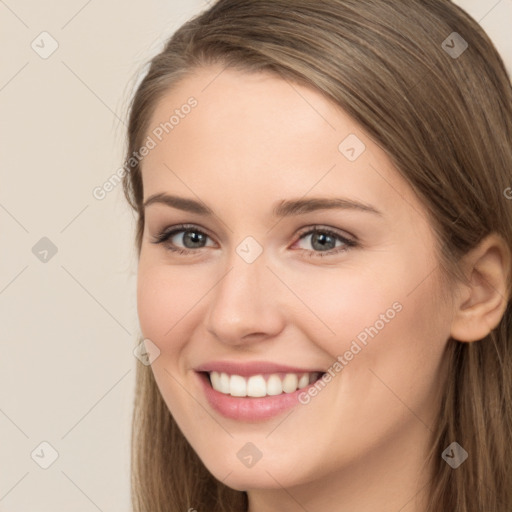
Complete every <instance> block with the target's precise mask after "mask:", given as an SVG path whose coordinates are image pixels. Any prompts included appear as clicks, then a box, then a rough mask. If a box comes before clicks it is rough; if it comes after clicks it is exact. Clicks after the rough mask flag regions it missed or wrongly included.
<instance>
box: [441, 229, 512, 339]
mask: <svg viewBox="0 0 512 512" xmlns="http://www.w3.org/2000/svg"><path fill="white" fill-rule="evenodd" d="M461 264H462V267H463V271H464V274H465V275H466V276H467V278H468V282H467V283H459V284H458V288H459V290H458V291H459V294H458V296H457V301H456V302H455V303H454V307H455V309H454V317H453V321H452V326H451V337H452V338H454V339H455V340H458V341H464V342H470V341H478V340H481V339H482V338H485V336H487V335H488V334H489V333H490V332H491V331H492V330H493V329H495V328H496V327H497V325H498V324H499V323H500V320H501V319H502V317H503V314H504V313H505V310H506V308H507V303H508V299H509V291H510V284H509V279H510V271H511V252H510V248H509V247H508V246H507V244H506V243H505V241H504V240H503V238H502V237H500V236H498V235H496V234H495V233H492V234H490V235H488V236H487V237H486V238H484V239H483V240H482V241H481V242H480V243H479V244H478V246H477V247H475V248H473V249H472V250H471V251H470V252H469V253H467V254H466V255H464V257H463V258H462V261H461Z"/></svg>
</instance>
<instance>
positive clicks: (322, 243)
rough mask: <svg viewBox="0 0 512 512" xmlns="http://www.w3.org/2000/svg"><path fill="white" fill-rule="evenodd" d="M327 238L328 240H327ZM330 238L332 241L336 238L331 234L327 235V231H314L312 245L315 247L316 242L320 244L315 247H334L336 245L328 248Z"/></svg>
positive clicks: (321, 248)
mask: <svg viewBox="0 0 512 512" xmlns="http://www.w3.org/2000/svg"><path fill="white" fill-rule="evenodd" d="M326 240H327V242H326ZM329 240H330V241H331V243H332V242H333V241H334V238H333V237H332V236H331V235H327V234H325V233H314V234H313V237H312V245H313V247H315V244H316V243H318V244H319V245H318V246H317V247H315V249H320V250H325V249H327V250H329V249H334V246H333V247H327V248H326V243H327V245H328V244H329ZM334 243H336V242H334Z"/></svg>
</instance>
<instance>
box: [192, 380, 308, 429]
mask: <svg viewBox="0 0 512 512" xmlns="http://www.w3.org/2000/svg"><path fill="white" fill-rule="evenodd" d="M197 375H198V377H199V380H200V381H201V384H202V386H203V389H204V392H205V395H206V399H207V400H208V402H209V404H210V405H211V407H212V408H213V409H215V410H216V411H217V412H219V413H220V414H222V415H223V416H225V417H226V418H230V419H233V420H238V421H264V420H268V419H270V418H273V417H275V416H277V415H279V414H281V413H282V412H284V411H286V410H288V409H291V408H292V407H294V406H296V405H298V404H300V402H299V394H301V393H304V392H306V393H307V391H308V389H309V388H310V387H312V386H314V383H313V384H309V385H308V386H306V387H304V388H301V389H298V390H297V391H294V392H293V393H282V394H280V395H274V396H265V397H261V398H256V397H234V396H231V395H225V394H224V393H221V392H220V391H217V390H215V389H213V388H212V386H211V384H210V379H209V377H208V375H207V374H206V373H199V372H197Z"/></svg>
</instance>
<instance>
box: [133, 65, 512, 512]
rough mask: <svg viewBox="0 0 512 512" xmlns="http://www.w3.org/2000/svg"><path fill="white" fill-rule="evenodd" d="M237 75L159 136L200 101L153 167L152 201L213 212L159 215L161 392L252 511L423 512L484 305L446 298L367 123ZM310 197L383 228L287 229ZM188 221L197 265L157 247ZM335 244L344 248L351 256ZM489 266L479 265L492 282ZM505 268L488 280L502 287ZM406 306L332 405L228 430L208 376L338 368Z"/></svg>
mask: <svg viewBox="0 0 512 512" xmlns="http://www.w3.org/2000/svg"><path fill="white" fill-rule="evenodd" d="M222 69H223V68H220V67H205V68H201V69H198V70H196V72H195V73H194V74H193V75H192V76H189V77H187V78H185V79H184V80H183V81H182V82H180V83H179V84H178V85H177V86H176V87H174V88H173V89H172V90H170V91H169V92H168V93H167V94H166V95H165V97H164V98H163V99H162V100H161V101H160V103H159V104H158V105H157V108H156V110H155V112H154V113H153V116H152V119H151V122H150V124H149V126H150V127H155V126H158V124H159V123H160V122H164V121H165V120H167V119H168V118H169V115H170V113H172V111H174V109H176V108H179V107H180V106H181V105H183V104H184V103H186V101H187V99H188V98H189V97H190V96H194V97H195V98H196V99H197V101H198V105H197V107H196V108H194V109H193V110H192V111H191V112H190V114H188V115H187V116H185V118H184V119H180V123H179V125H177V126H175V127H174V129H173V130H172V131H171V132H170V133H169V134H168V135H167V136H165V137H164V138H163V140H162V141H161V142H159V143H158V144H157V146H156V147H155V148H154V149H152V150H151V151H150V153H149V154H148V155H147V156H146V157H145V158H144V160H143V163H142V176H143V186H144V199H145V200H146V199H147V198H149V197H150V196H151V195H153V194H157V193H168V194H173V195H177V196H181V197H184V198H190V199H195V200H200V201H201V202H203V203H204V204H206V205H207V206H208V207H209V208H210V209H211V210H212V211H213V212H214V215H213V216H211V217H206V216H202V215H199V214H196V213H189V212H185V211H181V210H178V209H175V208H172V207H169V206H167V205H164V204H158V203H153V204H151V205H149V206H147V208H146V211H145V215H146V217H145V227H144V235H143V242H142V247H141V252H140V259H139V269H138V291H137V294H138V297H137V300H138V313H139V320H140V326H141V331H142V334H143V336H144V337H145V338H148V339H150V340H151V341H152V342H153V343H154V344H155V345H156V346H157V347H158V348H159V350H160V356H159V357H158V358H157V359H156V360H155V361H154V362H153V364H152V370H153V372H154V376H155V379H156V382H157V385H158V387H159V389H160V391H161V393H162V396H163V398H164V400H165V402H166V404H167V405H168V407H169V409H170V411H171V412H172V414H173V416H174V418H175V420H176V421H177V423H178V425H179V426H180V429H181V430H182V432H183V433H184V435H185V436H186V438H187V439H188V441H189V442H190V444H191V445H192V447H193V448H194V450H195V451H196V452H197V453H198V455H199V457H200V458H201V459H202V461H203V462H204V464H205V465H206V467H207V468H208V470H209V471H210V472H211V473H212V474H213V475H214V476H215V477H216V478H217V479H219V480H221V481H223V482H224V483H225V484H226V485H228V486H230V487H232V488H234V489H239V490H248V493H249V500H250V512H265V511H271V510H282V511H295V510H308V511H309V512H317V511H320V510H326V509H327V508H329V510H343V512H356V511H357V512H367V511H368V512H369V511H375V510H379V511H381V512H387V511H389V512H392V511H393V512H395V511H398V510H401V511H402V512H412V511H415V512H421V511H423V510H425V501H424V500H425V497H424V492H423V491H422V489H423V486H424V485H425V483H426V477H427V475H428V470H429V468H428V466H425V459H426V454H427V452H428V450H429V447H430V445H429V441H430V435H431V432H432V430H433V428H434V424H435V414H436V407H437V405H438V403H439V398H440V389H441V383H442V382H443V379H444V378H445V377H446V376H447V373H446V371H447V369H446V368H445V366H446V365H445V364H444V360H445V359H444V357H443V355H444V351H445V348H446V344H447V340H448V338H449V336H450V335H454V334H458V335H460V336H461V338H459V339H462V337H463V336H464V334H466V338H467V340H468V341H470V338H471V336H472V332H469V331H467V329H468V328H467V327H464V326H467V320H468V318H467V316H466V318H465V320H466V323H464V322H463V320H464V319H463V318H461V313H460V312H459V310H460V309H461V308H460V306H461V305H464V306H465V307H466V309H465V310H464V313H465V314H466V315H468V314H470V313H468V311H473V310H472V309H471V306H473V302H475V301H477V299H476V298H475V296H474V294H472V291H471V290H472V289H471V287H466V288H461V289H454V290H452V292H453V293H451V294H447V293H443V292H446V290H443V289H442V284H441V280H440V267H439V266H438V259H437V255H436V250H435V238H434V233H433V230H432V227H431V224H430V223H429V221H428V219H427V217H426V214H425V209H424V207H423V206H422V205H421V203H420V201H419V199H418V198H417V197H416V196H415V194H414V193H413V191H412V189H411V188H410V187H409V186H408V184H407V183H406V182H405V181H404V180H403V179H402V178H401V176H400V175H399V174H398V172H397V170H396V169H395V168H394V167H393V165H392V163H391V161H390V160H389V158H388V157H387V155H386V154H385V153H384V152H383V151H382V150H381V149H380V147H378V146H377V145H376V144H375V143H374V142H373V141H372V140H371V139H370V138H369V137H368V136H367V135H366V134H365V133H364V131H363V130H362V129H361V127H360V126H359V125H358V124H356V123H355V121H353V120H352V119H351V118H350V117H349V116H348V115H347V114H346V113H344V112H343V111H342V110H341V109H340V108H339V107H337V106H335V105H333V104H332V103H330V102H329V101H328V100H327V99H325V98H324V97H323V96H321V95H320V94H319V93H318V92H316V91H315V90H312V89H309V88H306V87H303V86H300V85H298V84H292V83H288V82H287V81H284V80H282V79H280V78H277V77H274V76H272V75H269V74H247V73H242V72H240V71H236V70H231V69H226V70H224V71H222ZM221 71H222V72H221ZM219 73H220V74H219ZM148 134H150V130H149V131H148ZM348 134H355V135H356V136H357V137H358V138H359V139H360V140H361V141H363V142H364V144H365V146H366V150H365V151H364V152H363V153H362V154H361V155H360V156H359V157H358V158H357V159H356V160H355V161H353V162H351V161H349V160H348V159H347V158H346V157H345V156H344V155H343V154H342V153H341V152H340V151H339V150H338V145H339V144H340V142H341V141H342V140H344V139H345V137H346V136H347V135H348ZM304 196H305V197H306V198H311V197H331V198H332V197H343V198H348V199H351V200H356V201H360V202H364V203H366V204H368V205H371V206H373V207H374V208H376V209H378V210H379V211H380V212H381V215H376V214H373V213H369V212H365V211H358V210H342V209H324V210H318V211H314V212H309V213H303V214H301V215H297V216H290V217H284V218H282V219H278V218H275V217H273V216H272V208H273V207H274V205H275V204H277V203H279V202H280V201H282V200H284V199H292V198H293V199H298V198H303V197H304ZM181 223H190V224H194V226H196V227H197V229H199V230H201V231H203V232H205V233H206V234H207V235H208V238H206V242H205V243H204V244H203V245H204V247H202V248H196V249H194V248H190V242H189V241H188V240H184V239H183V231H182V232H181V233H178V234H176V235H174V236H173V238H172V239H171V240H169V241H168V242H167V243H168V245H169V244H171V243H172V242H174V245H175V246H176V247H177V248H182V249H183V248H185V249H187V248H188V249H189V251H191V253H189V254H186V255H180V254H177V253H173V252H171V251H170V250H169V249H168V248H166V246H165V244H156V243H152V242H153V241H154V240H155V238H156V237H157V235H158V234H159V233H160V232H161V231H163V230H165V229H166V228H168V227H170V226H175V225H179V224H181ZM315 225H317V226H320V227H323V228H330V229H331V230H334V231H336V232H338V233H339V234H340V235H341V236H345V237H347V238H350V239H357V241H358V242H357V243H358V245H356V246H355V247H346V249H347V250H346V251H343V252H340V253H338V254H333V255H326V256H324V257H320V256H318V254H321V253H322V250H321V248H318V245H317V244H314V242H313V239H312V236H311V232H310V230H309V229H308V228H312V227H313V226H315ZM319 229H320V228H319ZM308 232H309V234H306V235H305V236H303V237H302V238H301V236H302V234H305V233H308ZM247 236H252V237H253V238H254V239H255V240H256V241H257V242H258V243H259V244H260V246H261V247H262V249H263V253H262V254H261V255H260V256H259V257H258V258H257V259H256V260H255V261H254V262H253V263H247V262H246V261H244V259H242V258H241V257H240V256H239V255H238V254H237V252H236V248H237V246H238V245H239V244H240V243H241V242H242V240H244V239H245V237H247ZM187 242H189V243H188V245H185V244H186V243H187ZM330 243H331V245H329V246H328V247H327V249H330V248H332V247H334V243H335V244H336V247H335V248H338V247H340V246H344V244H343V243H342V242H341V241H339V240H337V239H334V241H333V240H332V239H331V242H330ZM489 246H492V244H490V245H489ZM192 247H193V246H192ZM484 249H486V247H484ZM194 251H195V252H194ZM485 254H486V252H485V250H482V251H480V252H479V253H478V254H477V253H475V255H474V258H473V259H471V260H470V263H471V264H472V263H474V261H480V262H483V263H482V268H484V264H485V263H486V262H487V260H486V259H485ZM311 255H313V256H311ZM315 255H316V256H315ZM495 260H496V259H494V260H493V259H492V258H491V259H490V260H489V265H490V267H489V268H491V270H492V272H494V277H495V278H496V279H500V278H503V274H500V273H499V268H501V267H500V266H499V264H498V263H496V261H495ZM505 263H506V261H505ZM493 265H494V266H493ZM484 270H485V268H484ZM492 272H491V273H492ZM493 283H494V284H495V285H496V286H498V284H496V281H493ZM500 290H501V292H503V293H502V297H504V296H505V295H506V293H505V290H503V289H501V288H500ZM477 298H478V299H480V298H482V294H480V295H479V296H478V297H477ZM485 298H489V297H487V296H486V297H485ZM482 300H483V299H482ZM493 300H494V299H493ZM396 302H398V303H400V304H401V306H402V309H401V311H400V312H398V313H397V314H396V315H395V316H394V318H393V319H392V320H390V321H389V322H387V323H386V324H385V327H384V328H382V329H381V330H380V331H379V332H378V334H377V335H376V336H375V337H374V338H370V339H369V341H368V344H367V346H365V347H364V348H363V349H362V350H361V351H360V352H359V353H358V354H357V355H355V356H354V358H353V359H352V360H351V361H350V362H349V364H347V365H346V366H345V367H344V369H343V370H342V371H341V372H340V373H338V374H337V376H336V377H335V378H334V379H332V381H331V382H330V383H329V384H328V385H327V386H326V387H325V388H324V389H323V390H322V391H321V392H320V393H319V394H318V396H316V397H314V398H313V399H312V400H311V401H310V403H309V404H307V405H298V406H296V407H294V408H293V409H292V410H289V411H286V412H285V413H283V414H281V415H279V416H277V417H276V418H272V419H270V420H267V421H262V422H240V421H235V420H231V419H227V418H225V417H223V416H221V415H220V414H218V413H217V412H216V411H215V410H213V409H212V408H211V407H210V405H209V404H208V402H207V400H206V398H205V396H204V393H203V391H202V388H201V387H200V385H199V382H198V379H197V376H196V374H195V372H194V370H193V368H195V367H197V366H198V365H199V364H202V363H206V362H208V361H214V360H236V361H244V362H245V361H261V360H263V361H272V362H277V363H282V364H287V365H292V366H299V367H306V368H311V369H318V368H322V369H327V368H329V367H330V366H332V364H333V362H334V361H335V360H336V358H337V357H338V356H339V355H343V354H344V353H345V352H346V351H347V350H348V349H349V347H350V345H351V343H352V341H353V340H354V339H355V338H356V336H357V335H358V334H359V333H361V331H363V330H364V329H365V328H366V327H369V326H372V325H374V324H375V322H376V321H377V320H378V319H379V318H380V315H381V314H383V313H385V312H386V310H388V309H389V308H391V307H392V304H393V303H396ZM484 310H485V311H484ZM491 310H492V311H491ZM489 311H490V313H489ZM500 311H501V314H502V312H503V307H502V305H499V304H498V305H496V304H494V309H493V308H491V306H489V308H488V309H485V308H483V309H482V308H480V310H479V314H480V315H481V316H476V317H475V319H474V326H475V328H481V326H482V325H483V323H485V325H486V328H491V327H492V325H494V324H495V323H496V321H497V320H499V317H500ZM484 313H485V314H487V316H486V317H485V320H484V319H483V317H484V316H485V314H484ZM493 315H494V316H493ZM465 328H466V332H465V333H464V329H465ZM457 329H459V331H457ZM475 339H476V338H475ZM247 442H251V443H253V444H254V445H255V446H256V447H257V448H258V449H259V450H260V451H261V452H262V458H261V459H260V460H259V461H258V462H257V463H256V464H255V465H254V466H252V467H251V468H247V467H246V466H245V465H244V464H242V463H241V461H240V460H239V459H238V457H237V452H238V451H239V450H240V449H241V448H242V447H243V446H244V445H245V444H246V443H247ZM284 488H285V489H284ZM333 507H334V508H333Z"/></svg>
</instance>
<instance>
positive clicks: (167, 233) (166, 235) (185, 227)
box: [151, 224, 358, 258]
mask: <svg viewBox="0 0 512 512" xmlns="http://www.w3.org/2000/svg"><path fill="white" fill-rule="evenodd" d="M186 231H192V232H194V233H200V234H201V235H205V236H207V237H208V238H210V237H209V236H208V234H207V233H205V232H204V231H202V230H201V229H198V228H197V227H196V226H194V225H193V224H182V225H180V226H176V227H174V228H172V229H168V228H166V229H164V230H163V231H161V232H160V233H159V234H158V235H156V236H155V240H154V241H152V242H151V243H153V244H165V242H167V241H168V240H169V239H170V238H172V237H173V236H174V235H176V234H177V233H181V232H186ZM313 233H323V234H327V235H329V236H332V237H333V238H336V239H338V240H339V241H341V242H343V243H344V244H345V247H338V248H336V249H330V250H328V251H313V250H311V251H308V250H307V249H301V250H302V251H306V252H307V253H308V255H309V257H312V258H314V257H320V258H323V257H325V256H333V255H335V254H339V253H342V252H346V251H348V250H349V249H351V248H353V247H357V245H358V243H357V242H356V241H355V240H351V239H349V238H345V237H344V236H341V235H340V234H339V233H336V232H335V231H333V230H331V229H327V228H323V227H321V226H313V227H312V228H310V229H309V230H308V231H303V232H302V233H300V234H299V240H301V239H302V238H304V237H305V236H306V235H311V234H313ZM165 245H166V249H168V250H169V251H171V252H174V253H176V254H180V255H187V254H190V253H193V252H197V250H199V249H204V247H198V248H197V249H181V248H177V247H173V246H172V245H170V244H165Z"/></svg>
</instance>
